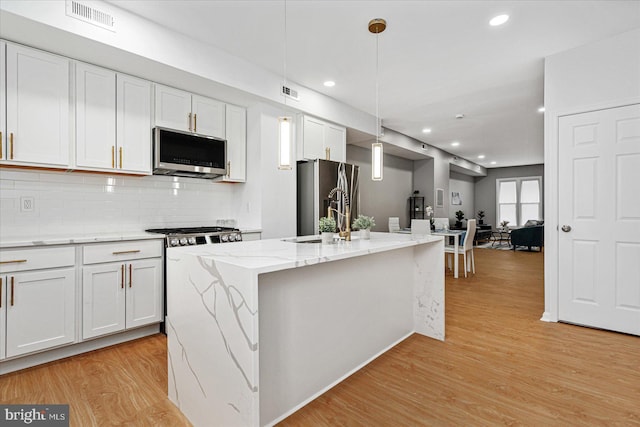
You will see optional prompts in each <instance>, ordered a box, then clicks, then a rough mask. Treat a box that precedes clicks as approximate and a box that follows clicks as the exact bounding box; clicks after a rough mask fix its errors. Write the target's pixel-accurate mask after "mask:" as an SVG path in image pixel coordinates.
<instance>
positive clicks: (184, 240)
mask: <svg viewBox="0 0 640 427" xmlns="http://www.w3.org/2000/svg"><path fill="white" fill-rule="evenodd" d="M187 243H188V242H187V238H186V237H183V238H182V239H180V245H181V246H186V245H187Z"/></svg>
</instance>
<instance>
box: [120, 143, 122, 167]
mask: <svg viewBox="0 0 640 427" xmlns="http://www.w3.org/2000/svg"><path fill="white" fill-rule="evenodd" d="M119 151H120V169H122V147H120V150H119Z"/></svg>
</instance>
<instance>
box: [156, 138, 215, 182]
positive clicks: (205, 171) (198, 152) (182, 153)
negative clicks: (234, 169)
mask: <svg viewBox="0 0 640 427" xmlns="http://www.w3.org/2000/svg"><path fill="white" fill-rule="evenodd" d="M153 147H154V148H153V173H154V174H156V175H174V176H186V177H192V178H209V179H211V178H216V177H218V176H220V175H224V174H225V173H226V164H227V141H225V140H224V139H219V138H214V137H212V136H207V135H200V134H197V133H191V132H182V131H178V130H175V129H167V128H162V127H156V128H154V129H153Z"/></svg>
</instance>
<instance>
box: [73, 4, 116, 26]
mask: <svg viewBox="0 0 640 427" xmlns="http://www.w3.org/2000/svg"><path fill="white" fill-rule="evenodd" d="M66 14H67V16H70V17H72V18H76V19H79V20H81V21H84V22H88V23H90V24H93V25H96V26H98V27H100V28H104V29H106V30H109V31H115V30H116V29H115V25H116V23H115V19H114V18H113V16H111V15H110V14H108V13H106V12H103V11H101V10H99V9H96V8H95V7H91V6H87V5H85V4H82V3H80V2H79V1H76V0H67V1H66Z"/></svg>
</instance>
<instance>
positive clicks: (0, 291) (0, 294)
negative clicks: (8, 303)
mask: <svg viewBox="0 0 640 427" xmlns="http://www.w3.org/2000/svg"><path fill="white" fill-rule="evenodd" d="M0 308H2V277H0Z"/></svg>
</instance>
